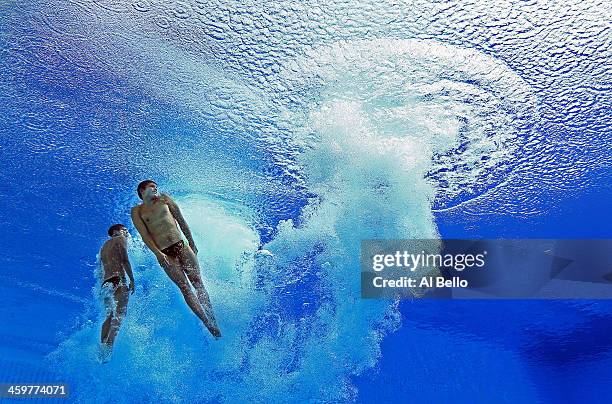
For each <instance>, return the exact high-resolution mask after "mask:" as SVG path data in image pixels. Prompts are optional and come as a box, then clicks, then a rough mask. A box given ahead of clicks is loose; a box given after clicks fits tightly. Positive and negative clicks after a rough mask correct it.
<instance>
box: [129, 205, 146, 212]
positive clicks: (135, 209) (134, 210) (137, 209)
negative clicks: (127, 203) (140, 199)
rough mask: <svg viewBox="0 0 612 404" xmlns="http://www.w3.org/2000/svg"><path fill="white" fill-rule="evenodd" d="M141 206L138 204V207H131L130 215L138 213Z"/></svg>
mask: <svg viewBox="0 0 612 404" xmlns="http://www.w3.org/2000/svg"><path fill="white" fill-rule="evenodd" d="M142 205H143V204H142V203H139V204H138V205H134V206H132V209H131V212H132V214H135V213H140V207H141V206H142Z"/></svg>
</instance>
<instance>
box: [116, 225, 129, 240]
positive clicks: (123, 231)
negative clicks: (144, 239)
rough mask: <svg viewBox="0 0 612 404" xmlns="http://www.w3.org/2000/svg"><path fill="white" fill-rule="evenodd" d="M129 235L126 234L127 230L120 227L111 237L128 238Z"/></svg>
mask: <svg viewBox="0 0 612 404" xmlns="http://www.w3.org/2000/svg"><path fill="white" fill-rule="evenodd" d="M129 235H130V233H128V230H127V229H126V228H125V227H122V228H121V229H119V230H115V231H114V232H113V236H115V237H116V236H123V237H125V238H128V236H129Z"/></svg>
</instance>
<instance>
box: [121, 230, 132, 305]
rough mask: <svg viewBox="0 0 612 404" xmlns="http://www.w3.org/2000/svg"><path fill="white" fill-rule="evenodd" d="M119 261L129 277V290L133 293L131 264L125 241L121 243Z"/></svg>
mask: <svg viewBox="0 0 612 404" xmlns="http://www.w3.org/2000/svg"><path fill="white" fill-rule="evenodd" d="M121 263H122V264H123V269H124V270H125V272H126V273H127V276H128V278H130V290H131V291H132V293H134V274H133V273H132V265H131V264H130V259H129V258H128V253H127V242H126V241H124V242H123V243H122V244H121Z"/></svg>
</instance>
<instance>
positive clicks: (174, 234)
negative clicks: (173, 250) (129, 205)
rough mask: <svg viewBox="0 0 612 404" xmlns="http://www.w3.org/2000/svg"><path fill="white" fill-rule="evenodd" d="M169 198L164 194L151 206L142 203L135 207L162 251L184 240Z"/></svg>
mask: <svg viewBox="0 0 612 404" xmlns="http://www.w3.org/2000/svg"><path fill="white" fill-rule="evenodd" d="M169 198H170V197H169V196H168V195H166V194H162V195H161V196H160V197H159V198H157V199H155V200H154V202H153V203H152V204H151V205H150V206H147V205H146V204H144V203H142V204H140V205H138V206H135V207H134V209H136V211H137V213H138V214H139V215H140V217H141V218H142V221H143V222H144V224H145V225H146V226H147V230H148V231H149V233H150V234H151V237H152V238H153V241H155V244H156V245H157V247H158V248H159V249H160V250H163V249H165V248H166V247H169V246H171V245H172V244H174V243H177V242H179V241H181V240H182V236H181V232H180V230H179V229H178V226H177V224H176V220H175V219H174V216H173V215H172V213H171V212H170V208H169V207H168V199H169Z"/></svg>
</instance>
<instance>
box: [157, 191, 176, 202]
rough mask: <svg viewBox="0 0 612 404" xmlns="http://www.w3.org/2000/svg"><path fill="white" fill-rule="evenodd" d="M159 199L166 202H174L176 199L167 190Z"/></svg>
mask: <svg viewBox="0 0 612 404" xmlns="http://www.w3.org/2000/svg"><path fill="white" fill-rule="evenodd" d="M159 199H161V200H162V201H163V202H166V203H174V200H173V199H172V197H171V196H170V195H169V194H167V193H165V192H162V193H161V194H160V195H159Z"/></svg>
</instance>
